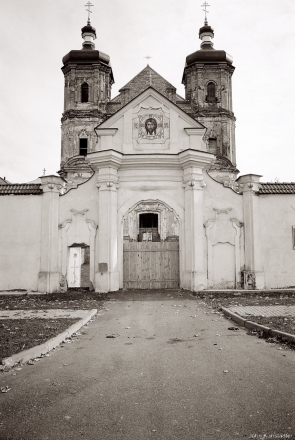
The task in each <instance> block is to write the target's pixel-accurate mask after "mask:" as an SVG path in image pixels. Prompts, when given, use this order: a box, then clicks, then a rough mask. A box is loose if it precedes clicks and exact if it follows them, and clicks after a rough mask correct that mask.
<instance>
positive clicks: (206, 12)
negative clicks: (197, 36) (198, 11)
mask: <svg viewBox="0 0 295 440" xmlns="http://www.w3.org/2000/svg"><path fill="white" fill-rule="evenodd" d="M203 6H204V8H205V9H203V11H204V12H205V25H207V24H208V21H207V14H209V11H207V7H208V6H210V5H209V3H207V2H206V1H205V2H204V3H203V4H202V5H201V7H203Z"/></svg>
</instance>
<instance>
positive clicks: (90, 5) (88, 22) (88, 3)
mask: <svg viewBox="0 0 295 440" xmlns="http://www.w3.org/2000/svg"><path fill="white" fill-rule="evenodd" d="M84 6H85V7H86V11H88V20H87V24H90V14H92V11H91V10H90V8H91V7H92V6H94V5H93V4H92V3H91V2H90V1H88V2H87V3H86V5H84ZM87 8H89V9H87Z"/></svg>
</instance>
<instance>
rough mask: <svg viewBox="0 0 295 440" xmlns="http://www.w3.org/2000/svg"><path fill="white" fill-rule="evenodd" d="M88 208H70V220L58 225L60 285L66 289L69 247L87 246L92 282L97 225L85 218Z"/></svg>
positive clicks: (92, 280) (92, 279) (91, 279)
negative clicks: (78, 209) (80, 209)
mask: <svg viewBox="0 0 295 440" xmlns="http://www.w3.org/2000/svg"><path fill="white" fill-rule="evenodd" d="M87 212H88V209H84V210H83V211H76V210H75V209H71V213H72V218H71V220H65V221H64V222H63V223H62V224H60V225H59V231H60V240H59V258H60V265H59V266H60V267H61V278H62V279H61V285H62V288H63V289H66V288H67V286H66V278H67V267H68V259H69V252H70V251H69V249H70V247H74V246H80V247H83V246H89V248H90V249H89V260H90V261H89V264H90V281H91V283H92V284H93V282H94V256H95V236H96V231H97V228H98V226H97V225H96V224H95V223H94V221H93V220H89V219H87Z"/></svg>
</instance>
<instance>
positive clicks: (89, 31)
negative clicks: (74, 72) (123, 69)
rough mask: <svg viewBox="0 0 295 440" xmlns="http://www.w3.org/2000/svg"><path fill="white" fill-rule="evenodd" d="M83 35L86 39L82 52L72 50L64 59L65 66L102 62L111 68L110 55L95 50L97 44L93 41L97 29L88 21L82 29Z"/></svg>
mask: <svg viewBox="0 0 295 440" xmlns="http://www.w3.org/2000/svg"><path fill="white" fill-rule="evenodd" d="M81 35H82V38H83V39H84V41H83V47H82V49H80V50H71V51H70V52H69V53H68V54H67V55H65V56H64V57H63V59H62V62H63V64H64V66H66V65H67V64H69V63H75V64H88V63H97V62H102V63H104V64H106V65H108V66H111V63H110V57H109V55H107V54H105V53H103V52H101V51H98V50H95V44H94V43H93V40H95V39H96V29H95V28H94V27H93V26H91V23H90V21H89V20H88V22H87V25H86V26H84V27H83V28H82V29H81Z"/></svg>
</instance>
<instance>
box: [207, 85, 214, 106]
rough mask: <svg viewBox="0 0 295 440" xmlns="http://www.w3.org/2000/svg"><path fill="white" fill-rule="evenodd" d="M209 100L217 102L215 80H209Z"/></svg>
mask: <svg viewBox="0 0 295 440" xmlns="http://www.w3.org/2000/svg"><path fill="white" fill-rule="evenodd" d="M206 98H207V102H216V95H215V84H214V82H209V83H208V85H207V97H206Z"/></svg>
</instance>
